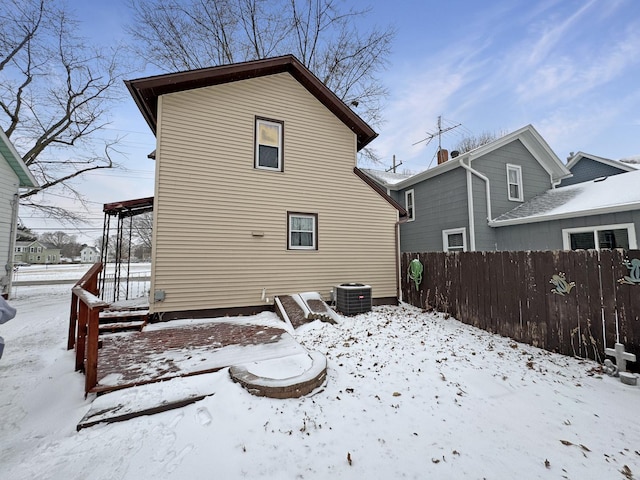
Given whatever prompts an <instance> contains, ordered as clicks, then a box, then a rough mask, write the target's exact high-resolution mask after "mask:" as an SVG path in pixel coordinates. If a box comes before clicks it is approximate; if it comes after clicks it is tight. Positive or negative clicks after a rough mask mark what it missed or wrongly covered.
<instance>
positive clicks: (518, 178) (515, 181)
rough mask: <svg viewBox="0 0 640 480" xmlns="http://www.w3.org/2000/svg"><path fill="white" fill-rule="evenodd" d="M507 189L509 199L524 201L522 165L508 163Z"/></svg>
mask: <svg viewBox="0 0 640 480" xmlns="http://www.w3.org/2000/svg"><path fill="white" fill-rule="evenodd" d="M507 191H508V194H509V200H513V201H515V202H522V201H524V194H523V192H522V167H520V165H510V164H507Z"/></svg>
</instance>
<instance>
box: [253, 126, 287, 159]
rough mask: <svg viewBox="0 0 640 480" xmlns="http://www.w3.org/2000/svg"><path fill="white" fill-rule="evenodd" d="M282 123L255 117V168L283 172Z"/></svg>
mask: <svg viewBox="0 0 640 480" xmlns="http://www.w3.org/2000/svg"><path fill="white" fill-rule="evenodd" d="M283 126H284V124H283V122H280V121H278V120H267V119H265V118H259V117H256V145H255V147H256V149H255V164H254V166H255V168H262V169H265V170H277V171H283V170H284V168H283V161H282V160H283V157H282V144H283V141H282V137H283V135H282V130H283Z"/></svg>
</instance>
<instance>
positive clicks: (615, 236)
mask: <svg viewBox="0 0 640 480" xmlns="http://www.w3.org/2000/svg"><path fill="white" fill-rule="evenodd" d="M562 243H563V247H564V249H565V250H589V249H592V250H593V249H595V250H602V249H614V248H624V249H625V250H630V249H631V250H635V249H637V248H638V244H637V242H636V230H635V226H634V224H633V223H620V224H616V225H598V226H594V227H579V228H565V229H564V230H562Z"/></svg>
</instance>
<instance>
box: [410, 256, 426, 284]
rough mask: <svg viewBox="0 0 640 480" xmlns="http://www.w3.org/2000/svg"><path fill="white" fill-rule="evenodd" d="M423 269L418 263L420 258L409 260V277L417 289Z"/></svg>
mask: <svg viewBox="0 0 640 480" xmlns="http://www.w3.org/2000/svg"><path fill="white" fill-rule="evenodd" d="M423 270H424V267H423V266H422V264H421V263H420V260H418V259H417V258H415V259H413V260H411V263H409V272H408V274H409V278H410V279H411V280H413V281H414V282H415V284H416V290H418V286H419V285H420V283H421V282H422V272H423Z"/></svg>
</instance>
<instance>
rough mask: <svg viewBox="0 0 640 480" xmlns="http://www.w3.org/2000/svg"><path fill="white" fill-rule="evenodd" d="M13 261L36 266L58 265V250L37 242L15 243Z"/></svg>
mask: <svg viewBox="0 0 640 480" xmlns="http://www.w3.org/2000/svg"><path fill="white" fill-rule="evenodd" d="M13 261H14V262H15V263H29V264H37V265H45V264H51V263H60V249H59V248H56V247H54V246H53V245H51V244H48V243H43V242H40V241H38V240H33V241H27V242H16V244H15V249H14V257H13Z"/></svg>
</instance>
